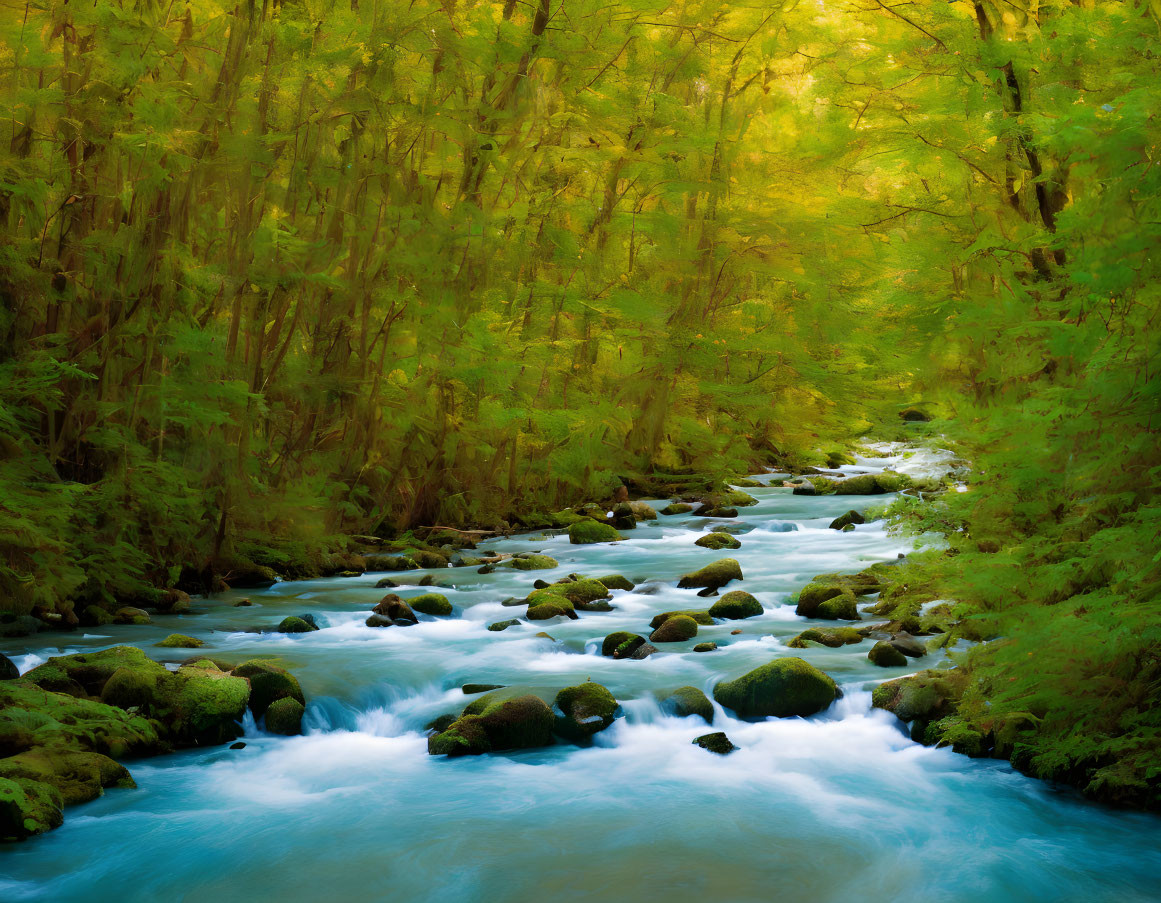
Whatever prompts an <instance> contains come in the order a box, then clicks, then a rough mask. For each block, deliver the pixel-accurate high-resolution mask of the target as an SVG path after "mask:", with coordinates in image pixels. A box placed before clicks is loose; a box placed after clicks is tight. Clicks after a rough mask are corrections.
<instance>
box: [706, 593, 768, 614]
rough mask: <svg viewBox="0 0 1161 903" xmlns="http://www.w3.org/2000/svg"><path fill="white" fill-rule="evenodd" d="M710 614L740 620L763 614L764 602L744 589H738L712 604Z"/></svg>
mask: <svg viewBox="0 0 1161 903" xmlns="http://www.w3.org/2000/svg"><path fill="white" fill-rule="evenodd" d="M709 613H710V616H711V617H714V618H725V619H726V620H729V621H739V620H741V619H742V618H753V617H756V616H757V615H760V614H762V603H761V602H759V601H758V600H757V599H755V598H754V597H753V596H751V595H750V594H749V593H747V592H745V591H744V590H740V589H736V590H733V591H732V592H728V593H726V594H725V595H724V596H722V597H721V598H720V599H718V601H717V602H715V603H714V604H713V605H711V606H710V610H709Z"/></svg>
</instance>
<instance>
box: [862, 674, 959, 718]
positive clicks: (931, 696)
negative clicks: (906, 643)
mask: <svg viewBox="0 0 1161 903" xmlns="http://www.w3.org/2000/svg"><path fill="white" fill-rule="evenodd" d="M966 684H967V675H966V674H965V672H963V671H962V670H960V669H959V668H953V669H949V670H943V671H935V670H928V671H920V672H919V673H918V674H912V675H909V676H908V677H900V678H898V679H897V680H889V681H887V682H886V683H882V684H879V686H877V687H875V689H874V690H872V691H871V704H872V705H873V706H874V707H875V708H878V709H886V710H887V711H889V712H894V713H895V715H896V716H897V717H898V718H899V719H900V720H902V721H913V720H915V719H922V720H924V721H931V720H937V719H939V718H942V717H944V716H945V715H947V714H948V713H950V712H952V711H954V709H955V706H956V704H957V703H958V702H959V700H960V698H961V697H962V696H963V692H964V687H965V685H966Z"/></svg>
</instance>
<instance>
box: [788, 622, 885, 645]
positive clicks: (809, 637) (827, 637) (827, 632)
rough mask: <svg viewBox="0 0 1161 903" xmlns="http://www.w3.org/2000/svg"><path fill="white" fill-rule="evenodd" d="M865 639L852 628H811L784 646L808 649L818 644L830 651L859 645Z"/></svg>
mask: <svg viewBox="0 0 1161 903" xmlns="http://www.w3.org/2000/svg"><path fill="white" fill-rule="evenodd" d="M865 639H866V637H865V636H864V635H863V634H862V633H860V632H859V631H858V630H856V629H855V628H854V627H811V628H809V629H807V630H804V631H802V633H800V634H798V636H796V637H794V638H793V639H792V640H790V641H789V642H788V643H787V644H786V645H787V646H789V647H790V648H791V649H808V648H810V644H811V643H818V644H819V645H821V646H826V647H828V648H830V649H837V648H838V647H840V646H849V645H853V644H854V643H861V642H862V641H863V640H865Z"/></svg>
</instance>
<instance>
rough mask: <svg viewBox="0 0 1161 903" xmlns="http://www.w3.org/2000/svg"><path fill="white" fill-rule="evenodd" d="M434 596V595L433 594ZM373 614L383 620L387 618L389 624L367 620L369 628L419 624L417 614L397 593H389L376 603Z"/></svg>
mask: <svg viewBox="0 0 1161 903" xmlns="http://www.w3.org/2000/svg"><path fill="white" fill-rule="evenodd" d="M433 595H434V594H433ZM371 611H372V613H373V614H375V615H379V616H380V617H381V618H386V619H387V623H381V622H378V621H377V622H376V623H374V624H372V623H371V621H372V620H374V618H368V619H367V626H368V627H390V626H392V625H395V626H406V625H410V624H417V623H419V619H418V618H417V617H415V612H414V611H412V610H411V606H410V605H408V604H407V603H406V602H404V601H403V599H402V598H400V597H399V596H397V595H396V594H395V593H388V594H387V595H386V596H384V597H383V598H382V599H380V600H379V601H378V602H376V603H375V607H374V608H372V609H371Z"/></svg>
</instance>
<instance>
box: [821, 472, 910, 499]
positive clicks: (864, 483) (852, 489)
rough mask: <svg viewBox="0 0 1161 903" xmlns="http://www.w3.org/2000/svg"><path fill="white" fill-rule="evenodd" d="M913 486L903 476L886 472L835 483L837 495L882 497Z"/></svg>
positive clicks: (868, 474)
mask: <svg viewBox="0 0 1161 903" xmlns="http://www.w3.org/2000/svg"><path fill="white" fill-rule="evenodd" d="M910 485H911V481H910V479H908V478H907V477H906V476H904V475H903V474H898V473H892V472H890V471H884V472H883V473H864V474H860V475H859V476H857V477H848V478H847V479H845V480H837V481H835V482H834V494H835V495H882V494H884V493H887V492H899V491H900V490H903V489H906V488H907V487H908V486H910Z"/></svg>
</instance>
